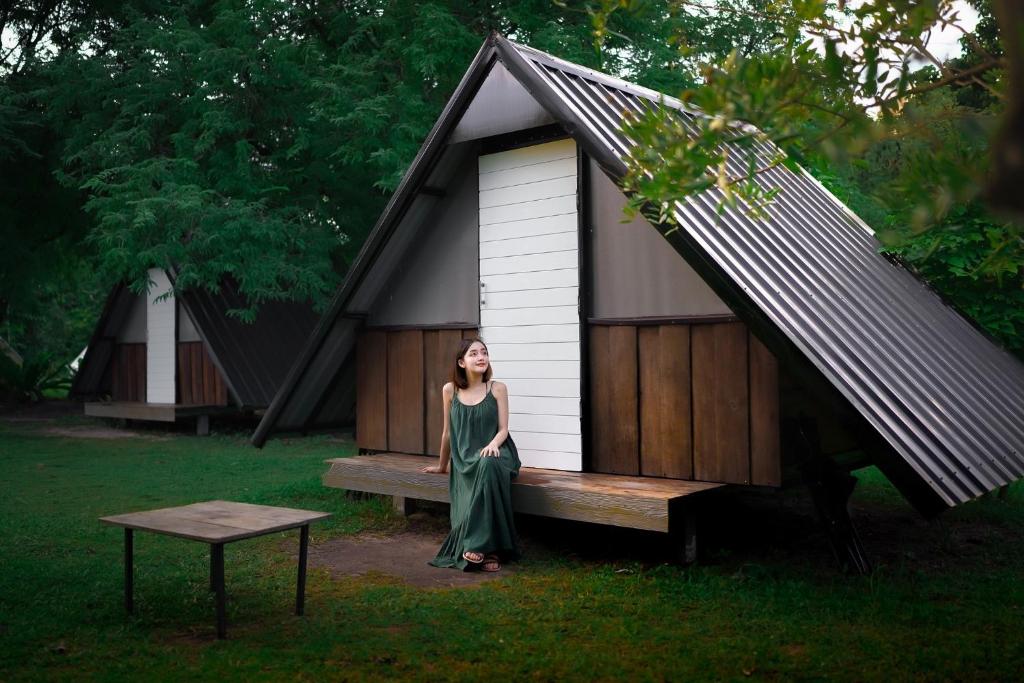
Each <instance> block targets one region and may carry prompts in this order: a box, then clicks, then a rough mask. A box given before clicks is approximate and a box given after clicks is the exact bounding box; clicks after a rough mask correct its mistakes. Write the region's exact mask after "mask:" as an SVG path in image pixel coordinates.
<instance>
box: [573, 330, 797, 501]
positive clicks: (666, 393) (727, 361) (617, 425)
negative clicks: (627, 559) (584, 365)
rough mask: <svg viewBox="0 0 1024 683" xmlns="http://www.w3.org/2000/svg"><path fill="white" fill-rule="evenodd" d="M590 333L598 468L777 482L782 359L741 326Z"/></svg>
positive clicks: (593, 458) (738, 481)
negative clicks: (776, 360)
mask: <svg viewBox="0 0 1024 683" xmlns="http://www.w3.org/2000/svg"><path fill="white" fill-rule="evenodd" d="M589 333H590V381H591V393H590V398H591V432H592V449H591V450H592V453H591V468H592V469H593V470H594V471H596V472H606V473H611V474H640V475H644V476H654V477H669V478H674V479H694V480H698V481H715V482H725V483H731V484H756V485H764V486H779V485H780V484H781V465H780V453H779V433H778V425H779V412H778V411H779V407H778V404H779V400H778V393H779V392H778V369H777V364H776V362H775V358H774V357H773V356H772V354H771V353H770V352H769V351H768V350H767V349H766V348H765V347H764V346H763V345H762V344H761V343H760V342H758V341H757V340H756V339H755V338H754V337H753V336H751V335H750V334H749V332H748V331H747V328H746V326H745V325H743V324H742V323H738V322H724V323H722V322H719V323H693V324H661V325H642V326H638V325H619V324H616V325H601V324H592V325H591V326H590V329H589Z"/></svg>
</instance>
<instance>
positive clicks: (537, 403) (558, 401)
mask: <svg viewBox="0 0 1024 683" xmlns="http://www.w3.org/2000/svg"><path fill="white" fill-rule="evenodd" d="M508 410H509V414H512V413H515V414H516V415H565V416H568V417H572V418H574V419H577V420H578V419H579V416H580V399H579V398H572V397H570V398H558V397H552V396H516V395H514V394H509V397H508ZM510 419H511V418H510Z"/></svg>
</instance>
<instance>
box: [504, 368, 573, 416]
mask: <svg viewBox="0 0 1024 683" xmlns="http://www.w3.org/2000/svg"><path fill="white" fill-rule="evenodd" d="M501 381H502V382H504V383H505V384H506V385H508V392H509V394H511V395H515V396H550V397H555V398H575V399H578V398H579V397H580V381H579V380H578V379H519V378H517V377H510V378H504V377H502V378H501ZM576 411H577V413H578V412H579V408H577V409H576Z"/></svg>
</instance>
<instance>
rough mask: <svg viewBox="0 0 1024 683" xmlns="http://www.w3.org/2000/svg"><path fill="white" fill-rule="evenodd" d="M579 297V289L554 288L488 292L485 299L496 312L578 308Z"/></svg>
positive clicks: (490, 308) (488, 305)
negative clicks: (559, 307) (544, 307)
mask: <svg viewBox="0 0 1024 683" xmlns="http://www.w3.org/2000/svg"><path fill="white" fill-rule="evenodd" d="M579 296H580V294H579V287H554V288H551V289H528V290H526V291H516V292H487V293H486V294H485V295H484V296H483V299H484V300H485V301H486V302H487V303H486V308H487V309H488V310H491V311H496V310H499V309H502V308H515V307H521V308H525V307H534V306H578V305H579Z"/></svg>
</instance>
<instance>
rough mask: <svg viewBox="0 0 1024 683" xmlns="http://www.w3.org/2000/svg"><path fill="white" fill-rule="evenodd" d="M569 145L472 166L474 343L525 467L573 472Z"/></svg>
mask: <svg viewBox="0 0 1024 683" xmlns="http://www.w3.org/2000/svg"><path fill="white" fill-rule="evenodd" d="M576 176H577V174H576V143H575V142H574V141H572V140H560V141H557V142H552V143H546V144H542V145H534V146H531V147H524V148H520V149H514V150H510V151H507V152H499V153H497V154H489V155H486V156H482V157H480V161H479V182H480V285H481V287H480V292H481V294H480V300H481V303H480V336H481V337H482V338H483V339H484V340H485V341H486V342H487V345H488V348H489V349H490V352H491V358H492V360H493V362H494V376H495V378H496V379H500V380H501V381H503V382H505V384H507V385H508V388H509V431H510V432H511V434H512V436H513V438H514V439H515V442H516V445H517V446H518V448H519V455H520V458H521V459H522V462H523V464H524V465H526V466H528V467H545V468H551V469H561V470H573V471H580V470H582V450H583V449H582V437H581V429H580V318H579V268H578V263H579V254H578V237H577V225H578V223H577V209H576V204H577V202H576V193H577V177H576Z"/></svg>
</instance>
